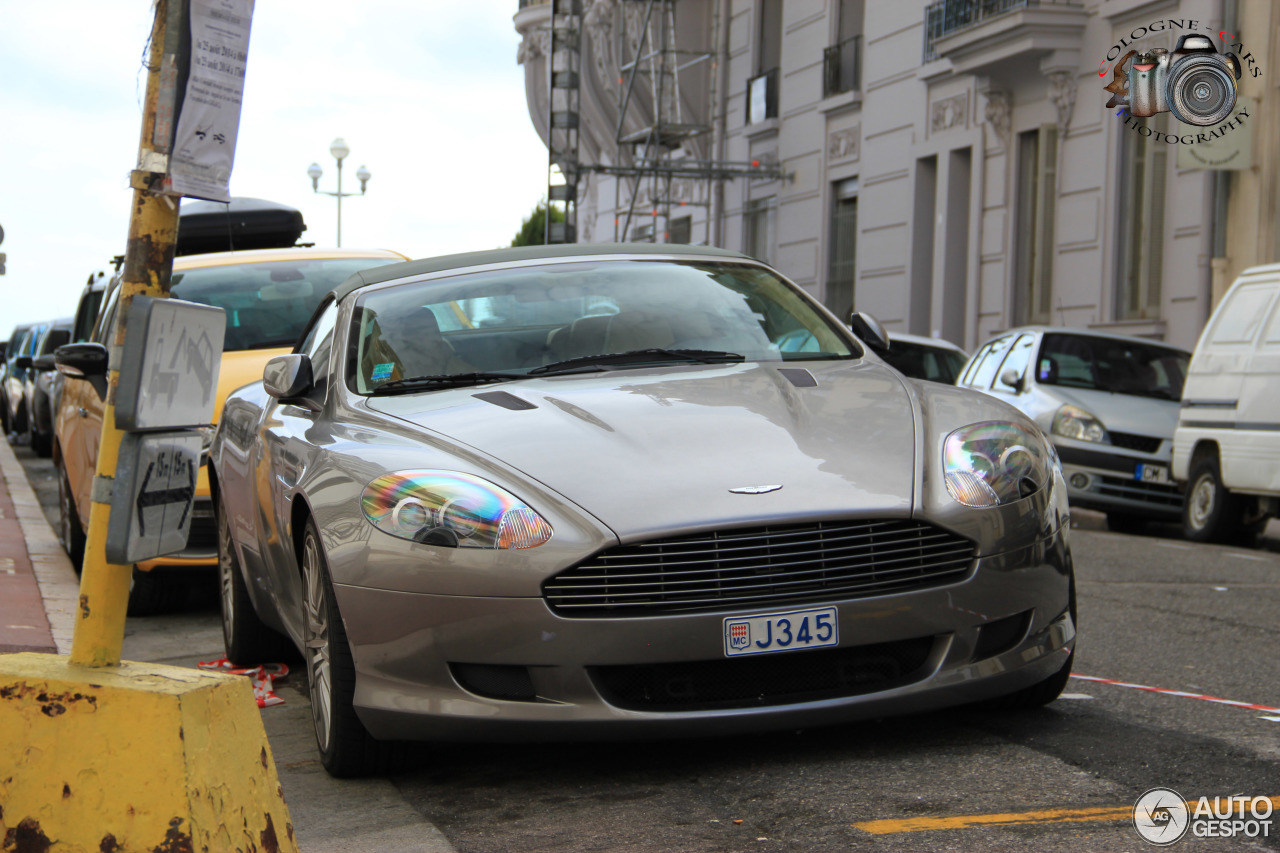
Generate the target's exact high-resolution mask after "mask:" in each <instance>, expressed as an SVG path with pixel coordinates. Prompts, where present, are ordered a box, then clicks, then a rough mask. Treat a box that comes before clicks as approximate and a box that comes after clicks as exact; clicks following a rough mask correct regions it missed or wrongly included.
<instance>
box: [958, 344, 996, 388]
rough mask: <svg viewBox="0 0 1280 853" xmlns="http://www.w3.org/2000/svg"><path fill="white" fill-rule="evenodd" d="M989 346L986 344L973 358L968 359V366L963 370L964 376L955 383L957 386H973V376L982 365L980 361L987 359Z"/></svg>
mask: <svg viewBox="0 0 1280 853" xmlns="http://www.w3.org/2000/svg"><path fill="white" fill-rule="evenodd" d="M991 346H992V345H991V344H987V345H986V346H984V347H982V348H981V349H979V350H978V352H977V353H975V354H974V356H973V358H971V359H969V366H968V368H967V369H966V370H965V372H964V375H963V376H961V377H960V381H959V382H957V383H956V384H957V385H971V384H973V377H974V374H976V373H977V372H978V366H979V365H980V364H982V360H983V359H984V358H986V357H987V353H989V352H991Z"/></svg>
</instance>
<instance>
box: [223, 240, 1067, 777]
mask: <svg viewBox="0 0 1280 853" xmlns="http://www.w3.org/2000/svg"><path fill="white" fill-rule="evenodd" d="M797 332H800V333H801V335H797V334H796V333H797ZM804 335H808V336H812V338H813V339H814V341H815V342H816V345H815V346H814V347H813V348H806V351H803V352H791V351H788V350H787V349H786V348H785V347H780V346H779V342H780V341H789V340H790V341H794V340H795V339H796V338H797V337H802V336H804ZM873 343H874V345H875V346H877V347H880V346H883V345H884V344H885V341H884V340H883V338H880V339H879V340H875V341H873ZM210 464H211V469H212V476H211V482H212V487H213V489H214V492H215V495H216V505H217V507H218V525H219V562H220V575H221V582H222V607H223V630H224V637H225V640H226V646H227V654H228V657H229V658H230V659H231V660H233V661H236V662H241V663H250V662H257V661H261V660H269V659H272V656H274V655H278V654H280V653H281V647H282V644H284V643H288V644H290V645H291V646H293V647H294V648H296V649H297V650H299V651H300V652H301V653H302V654H303V655H304V657H305V662H306V667H307V670H308V681H309V686H310V691H311V698H312V712H313V716H314V720H315V728H316V736H317V742H318V745H319V749H320V754H321V758H322V762H323V764H324V766H325V767H326V768H328V770H329V771H330V772H331V773H334V774H338V775H348V774H358V773H365V772H373V771H376V770H378V769H380V768H383V767H386V766H388V764H389V763H390V762H393V761H394V760H395V758H396V757H397V756H398V755H401V754H402V753H403V751H402V750H398V749H397V748H396V746H395V744H394V742H395V741H397V740H454V741H457V740H478V741H496V740H510V739H546V738H557V739H558V738H570V739H608V738H626V737H633V736H650V737H652V736H689V735H699V734H703V735H705V734H726V733H734V732H742V731H748V730H760V729H771V728H796V727H801V726H812V725H819V724H831V723H841V722H846V721H850V720H856V719H860V718H867V717H878V716H883V715H885V714H891V713H902V712H909V711H917V710H922V709H931V708H939V707H944V706H949V705H956V704H961V703H969V702H975V701H980V700H995V701H997V702H998V703H1000V704H1004V705H1007V706H1012V707H1033V706H1038V705H1042V704H1045V703H1047V702H1050V701H1052V700H1053V699H1055V698H1056V697H1057V696H1058V694H1059V692H1060V691H1061V690H1062V688H1063V686H1064V685H1065V683H1066V680H1067V678H1068V676H1069V674H1070V670H1071V661H1072V649H1073V648H1074V645H1075V621H1074V593H1073V588H1074V583H1073V570H1072V563H1071V554H1070V549H1069V547H1068V539H1067V536H1068V529H1069V526H1070V525H1069V519H1068V511H1067V502H1066V489H1065V484H1064V483H1063V481H1062V477H1061V473H1060V471H1059V470H1058V469H1057V467H1056V465H1055V462H1054V458H1053V453H1052V450H1051V449H1050V447H1049V445H1048V443H1047V440H1046V439H1045V437H1044V435H1043V433H1042V431H1041V430H1040V429H1039V428H1038V427H1037V426H1036V425H1035V423H1034V422H1033V421H1031V420H1030V419H1029V418H1027V417H1026V416H1024V415H1023V414H1022V413H1020V412H1019V411H1018V410H1017V409H1015V408H1013V407H1012V406H1009V405H1007V404H1005V403H1003V402H1001V401H999V400H996V399H994V398H992V397H990V396H987V395H983V394H977V393H974V392H972V391H968V390H965V389H960V388H956V387H954V386H946V385H941V384H938V383H929V382H914V381H911V380H907V379H905V378H903V376H902V375H901V374H900V373H898V372H897V371H894V370H891V369H890V368H888V367H887V366H886V365H885V364H884V363H883V362H882V361H880V360H879V358H878V357H877V356H875V355H874V354H873V353H872V352H871V351H870V350H869V349H868V347H867V345H866V344H864V343H863V342H861V341H860V340H859V339H858V338H857V337H855V336H854V335H853V334H852V333H851V332H850V331H849V329H848V328H846V327H845V326H843V324H842V323H841V322H839V320H837V319H836V318H835V317H834V316H833V315H831V314H830V313H828V312H827V311H826V310H825V309H824V308H822V307H821V306H820V305H818V304H817V303H816V302H815V301H814V300H813V299H811V298H810V297H809V296H808V295H806V294H805V293H804V292H803V291H802V290H801V289H800V288H799V287H797V286H795V285H793V284H792V283H790V282H788V281H786V280H785V279H783V277H782V276H781V275H780V274H778V273H777V272H775V271H774V270H772V269H770V268H769V267H767V266H765V265H763V264H760V263H758V262H756V261H753V260H751V259H749V258H747V257H745V256H743V255H739V254H737V253H734V252H727V251H723V250H718V249H707V248H696V247H682V246H675V245H645V244H628V245H583V246H558V247H557V246H550V247H547V246H538V247H526V248H519V249H506V250H498V251H494V252H484V253H476V254H468V255H456V256H451V257H444V258H435V259H429V260H423V261H411V262H408V263H403V264H395V265H388V266H385V267H380V268H377V269H372V270H366V271H364V272H362V273H359V274H357V275H355V276H353V277H352V278H350V279H348V281H347V282H346V283H344V284H343V285H342V286H341V287H339V288H338V289H336V290H335V291H334V292H333V293H332V294H331V295H330V296H328V297H327V298H326V299H325V300H324V301H323V302H322V304H321V305H320V307H319V309H318V310H317V312H316V314H315V316H314V318H313V319H312V321H311V323H310V326H309V328H308V330H307V331H306V332H305V333H304V335H303V338H302V340H301V342H300V343H299V344H298V346H297V347H296V348H295V350H294V352H293V354H291V355H285V356H278V357H276V358H274V359H273V360H272V361H271V362H270V363H269V364H268V366H267V368H266V370H265V374H264V378H263V382H261V383H253V384H251V385H248V386H245V387H243V388H241V389H239V390H238V391H235V392H233V393H232V394H231V395H230V396H229V397H228V398H227V401H226V405H225V408H224V410H223V414H222V418H221V420H220V422H219V426H218V430H217V433H216V435H215V437H214V441H213V445H212V448H211V460H210Z"/></svg>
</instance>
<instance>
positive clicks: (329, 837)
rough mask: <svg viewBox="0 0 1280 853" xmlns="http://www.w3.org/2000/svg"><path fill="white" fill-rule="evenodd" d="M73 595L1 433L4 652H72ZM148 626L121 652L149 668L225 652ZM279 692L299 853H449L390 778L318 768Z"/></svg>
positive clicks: (301, 691)
mask: <svg viewBox="0 0 1280 853" xmlns="http://www.w3.org/2000/svg"><path fill="white" fill-rule="evenodd" d="M79 599H80V580H79V578H78V577H77V576H76V573H75V570H74V569H73V568H72V566H71V560H70V559H69V558H68V557H67V555H66V552H65V551H63V549H62V543H61V542H59V541H58V537H57V535H55V533H54V531H53V529H52V528H50V526H49V522H48V521H47V520H46V518H45V515H44V512H43V510H42V509H41V508H40V502H39V500H38V499H37V498H36V495H35V493H34V492H33V491H32V490H31V486H30V484H29V483H28V482H27V477H26V473H25V471H24V470H23V467H22V463H21V462H19V461H18V458H17V457H16V456H15V455H14V453H13V449H12V448H11V447H10V446H9V443H8V442H7V441H6V440H5V439H4V437H3V436H2V435H0V654H7V653H10V652H44V653H49V654H54V653H56V654H69V653H70V652H71V637H72V633H73V631H74V628H75V614H76V603H77V602H78V601H79ZM153 625H154V627H153ZM153 625H148V626H147V628H146V629H144V630H142V631H140V632H139V633H140V634H143V635H153V636H151V637H150V639H151V640H152V643H151V644H150V645H148V644H147V643H145V642H137V640H140V639H142V638H141V637H136V638H134V641H127V642H126V646H129V645H132V646H133V651H134V653H137V652H139V651H142V652H144V655H143V656H144V657H146V658H148V659H153V660H154V662H163V663H170V664H175V665H183V666H192V665H194V663H195V662H196V661H198V660H201V659H204V660H209V659H213V658H217V657H220V656H221V654H222V651H221V645H222V638H221V633H220V632H217V634H216V636H215V638H214V639H213V640H212V643H211V644H210V642H209V641H204V640H202V641H200V642H199V643H197V644H198V645H201V646H205V645H210V647H209V648H203V647H202V648H180V649H176V648H174V647H173V639H172V637H164V636H163V634H164V632H165V629H164V627H163V626H162V625H161V624H158V622H156V621H153ZM174 655H176V657H170V656H174ZM125 656H126V657H127V658H128V657H129V649H128V648H126V655H125ZM130 659H134V658H130ZM276 692H277V694H278V695H280V696H281V697H282V698H284V699H285V703H284V704H283V705H276V706H272V707H268V708H265V709H263V711H262V722H263V726H264V727H265V728H266V732H267V740H268V741H269V742H270V744H271V753H272V756H273V757H274V759H275V763H276V772H277V774H278V775H279V777H280V785H281V787H283V788H284V793H285V799H286V801H287V803H288V806H289V816H290V819H291V821H292V823H293V826H294V832H295V833H296V838H297V841H298V847H299V849H300V850H301V851H302V853H363V851H369V850H377V851H382V852H383V853H454V848H453V846H452V845H451V844H450V843H449V842H448V840H447V839H446V838H445V837H444V835H443V834H442V833H441V832H440V830H438V829H436V827H435V826H434V825H433V824H431V823H429V822H428V821H426V820H424V819H423V817H422V815H421V814H419V813H418V811H417V810H416V809H413V808H412V807H410V806H409V804H408V803H406V802H405V801H404V799H403V798H402V797H401V796H400V793H399V791H398V790H396V787H395V785H393V784H392V783H391V782H390V781H388V780H387V779H382V778H372V779H334V778H332V777H331V776H329V774H327V773H326V772H325V771H324V769H323V768H322V767H321V766H320V761H319V759H318V757H317V755H316V746H315V736H314V734H313V731H312V728H311V712H310V706H309V704H308V696H307V691H306V685H305V682H304V681H302V680H301V679H300V678H298V677H294V678H291V679H290V680H289V681H287V682H285V683H283V684H281V685H278V687H277V691H276Z"/></svg>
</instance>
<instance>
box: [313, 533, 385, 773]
mask: <svg viewBox="0 0 1280 853" xmlns="http://www.w3.org/2000/svg"><path fill="white" fill-rule="evenodd" d="M301 563H302V583H303V591H304V594H305V602H304V605H303V606H304V608H305V613H304V614H303V615H304V620H305V626H304V632H305V633H304V636H305V646H304V652H303V653H304V655H305V657H306V664H307V688H308V691H309V692H310V695H311V719H312V721H313V722H314V723H315V729H316V746H317V747H318V748H319V750H320V763H321V764H323V765H324V769H325V770H327V771H329V774H330V775H332V776H338V777H350V776H367V775H370V774H375V773H383V772H386V771H388V770H391V769H394V768H393V764H394V763H396V761H397V759H399V758H400V757H401V756H402V755H403V751H402V750H397V749H396V746H397V745H396V744H394V743H390V742H386V741H379V740H375V739H374V738H373V737H372V736H371V735H370V734H369V732H368V731H367V730H366V729H365V727H364V724H363V723H361V722H360V718H359V717H358V716H356V711H355V707H354V705H353V704H352V703H353V700H354V697H355V687H356V668H355V660H354V658H353V657H352V655H351V646H350V644H349V643H348V642H347V632H346V629H345V628H344V627H343V624H342V615H341V614H340V613H338V604H337V601H336V600H335V598H334V594H333V580H332V578H331V577H330V575H329V564H328V561H327V560H326V559H325V555H324V546H323V544H322V543H321V541H320V532H319V531H318V530H317V529H316V523H315V521H314V520H313V519H310V518H308V519H307V526H306V530H305V532H304V533H303V540H302V559H301Z"/></svg>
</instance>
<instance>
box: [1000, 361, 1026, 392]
mask: <svg viewBox="0 0 1280 853" xmlns="http://www.w3.org/2000/svg"><path fill="white" fill-rule="evenodd" d="M1000 381H1001V382H1002V383H1003V384H1005V385H1008V386H1009V387H1010V388H1012V389H1013V390H1014V391H1016V392H1018V393H1019V394H1021V393H1022V374H1021V373H1019V372H1018V371H1016V370H1014V369H1013V368H1012V367H1009V368H1006V369H1005V371H1004V373H1001V374H1000Z"/></svg>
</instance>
